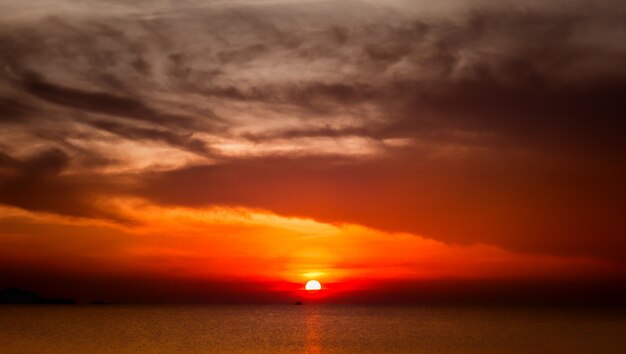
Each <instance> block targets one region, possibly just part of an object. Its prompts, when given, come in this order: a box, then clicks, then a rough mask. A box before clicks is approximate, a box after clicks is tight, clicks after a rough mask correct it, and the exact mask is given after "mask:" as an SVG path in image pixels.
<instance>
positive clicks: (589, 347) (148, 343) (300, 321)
mask: <svg viewBox="0 0 626 354" xmlns="http://www.w3.org/2000/svg"><path fill="white" fill-rule="evenodd" d="M0 352H3V353H387V352H389V353H626V313H625V312H624V311H623V310H622V311H610V310H603V311H591V310H579V311H572V310H549V309H521V308H468V307H459V308H454V307H384V306H380V307H374V306H372V307H358V306H330V305H328V306H323V305H304V306H2V307H0Z"/></svg>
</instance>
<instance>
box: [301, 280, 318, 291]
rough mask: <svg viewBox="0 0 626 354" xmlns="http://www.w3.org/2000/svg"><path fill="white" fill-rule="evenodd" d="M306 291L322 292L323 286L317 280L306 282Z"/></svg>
mask: <svg viewBox="0 0 626 354" xmlns="http://www.w3.org/2000/svg"><path fill="white" fill-rule="evenodd" d="M304 289H306V290H322V284H320V282H319V281H317V280H309V281H307V282H306V285H305V286H304Z"/></svg>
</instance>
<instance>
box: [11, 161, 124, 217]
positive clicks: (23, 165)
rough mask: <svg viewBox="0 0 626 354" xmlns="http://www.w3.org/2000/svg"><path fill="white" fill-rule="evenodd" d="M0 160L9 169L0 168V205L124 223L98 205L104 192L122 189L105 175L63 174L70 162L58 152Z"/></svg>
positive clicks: (113, 212) (113, 213)
mask: <svg viewBox="0 0 626 354" xmlns="http://www.w3.org/2000/svg"><path fill="white" fill-rule="evenodd" d="M0 160H1V161H6V162H8V163H7V164H6V165H8V166H9V167H10V168H9V169H8V170H6V171H2V170H1V169H0V173H1V174H0V203H2V204H7V205H11V206H15V207H19V208H22V209H26V210H32V211H43V212H49V213H55V214H63V215H69V216H76V217H88V218H92V217H95V218H104V219H109V220H114V221H118V222H126V221H127V220H125V219H124V218H123V217H121V216H120V215H118V214H117V212H116V211H112V210H107V209H106V208H105V207H103V206H101V205H99V204H98V203H97V200H98V198H100V197H101V196H102V195H103V194H105V193H115V191H116V190H117V191H118V192H119V191H120V190H121V188H120V185H117V186H116V184H115V183H113V181H110V180H107V178H106V177H104V176H71V175H69V176H68V175H63V174H62V172H64V170H66V168H67V167H68V165H69V163H70V159H69V157H68V155H67V154H66V153H65V152H63V150H60V149H50V150H45V151H42V152H40V153H38V154H35V155H34V156H31V157H29V158H28V159H24V160H17V159H13V158H10V157H8V156H4V157H2V155H0Z"/></svg>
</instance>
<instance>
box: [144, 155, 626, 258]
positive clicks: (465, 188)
mask: <svg viewBox="0 0 626 354" xmlns="http://www.w3.org/2000/svg"><path fill="white" fill-rule="evenodd" d="M544 164H545V165H544V166H537V165H536V162H533V161H528V160H526V161H519V160H518V161H516V163H515V164H513V165H512V164H511V163H510V162H508V161H506V157H497V156H492V157H491V158H489V159H485V158H481V159H473V160H463V163H462V164H459V163H454V162H445V161H440V160H439V159H436V158H433V159H423V158H422V159H420V158H415V157H412V156H404V157H397V158H396V159H394V160H384V161H382V160H379V161H375V162H358V163H355V162H350V161H346V160H344V161H341V160H337V159H331V158H297V159H290V158H270V159H264V160H258V159H255V160H244V161H237V162H233V163H230V164H222V165H216V166H205V167H201V166H200V167H191V168H188V169H184V170H179V171H172V172H168V173H163V174H156V175H149V176H146V177H145V178H144V179H143V181H144V182H143V183H142V184H141V186H142V187H141V189H142V190H141V191H140V192H139V193H140V194H141V195H143V196H145V197H147V198H151V199H153V200H154V201H156V202H159V203H166V204H178V205H189V206H206V205H212V204H217V205H245V206H250V207H255V208H263V209H269V210H272V211H274V212H278V213H281V214H285V215H297V216H303V217H313V218H315V219H318V220H322V221H327V222H339V223H341V222H352V223H358V224H362V225H367V226H370V227H374V228H379V229H382V230H390V231H409V232H413V233H416V234H419V235H423V236H427V237H432V238H435V239H438V240H443V241H446V242H452V243H475V242H482V243H489V244H497V245H500V246H503V247H506V248H509V249H514V250H518V251H525V252H547V253H555V254H563V253H566V254H575V255H595V256H600V257H610V258H616V259H619V258H621V257H623V255H624V252H625V251H626V243H624V238H623V237H621V235H623V232H624V230H626V224H625V223H624V218H623V215H622V214H623V213H622V210H624V208H625V207H626V205H624V200H626V189H624V186H623V184H622V183H621V182H620V181H621V180H622V178H623V172H624V171H623V169H622V170H621V172H620V173H617V174H615V172H614V171H611V170H607V171H601V170H595V171H586V170H585V169H584V168H582V169H581V168H577V167H576V166H569V167H567V168H566V167H563V166H558V165H556V164H555V165H551V164H550V163H548V162H546V163H544Z"/></svg>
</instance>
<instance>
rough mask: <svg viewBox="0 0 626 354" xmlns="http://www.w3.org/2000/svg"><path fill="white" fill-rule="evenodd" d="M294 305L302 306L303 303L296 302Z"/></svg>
mask: <svg viewBox="0 0 626 354" xmlns="http://www.w3.org/2000/svg"><path fill="white" fill-rule="evenodd" d="M293 304H294V305H302V301H296V302H294V303H293Z"/></svg>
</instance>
